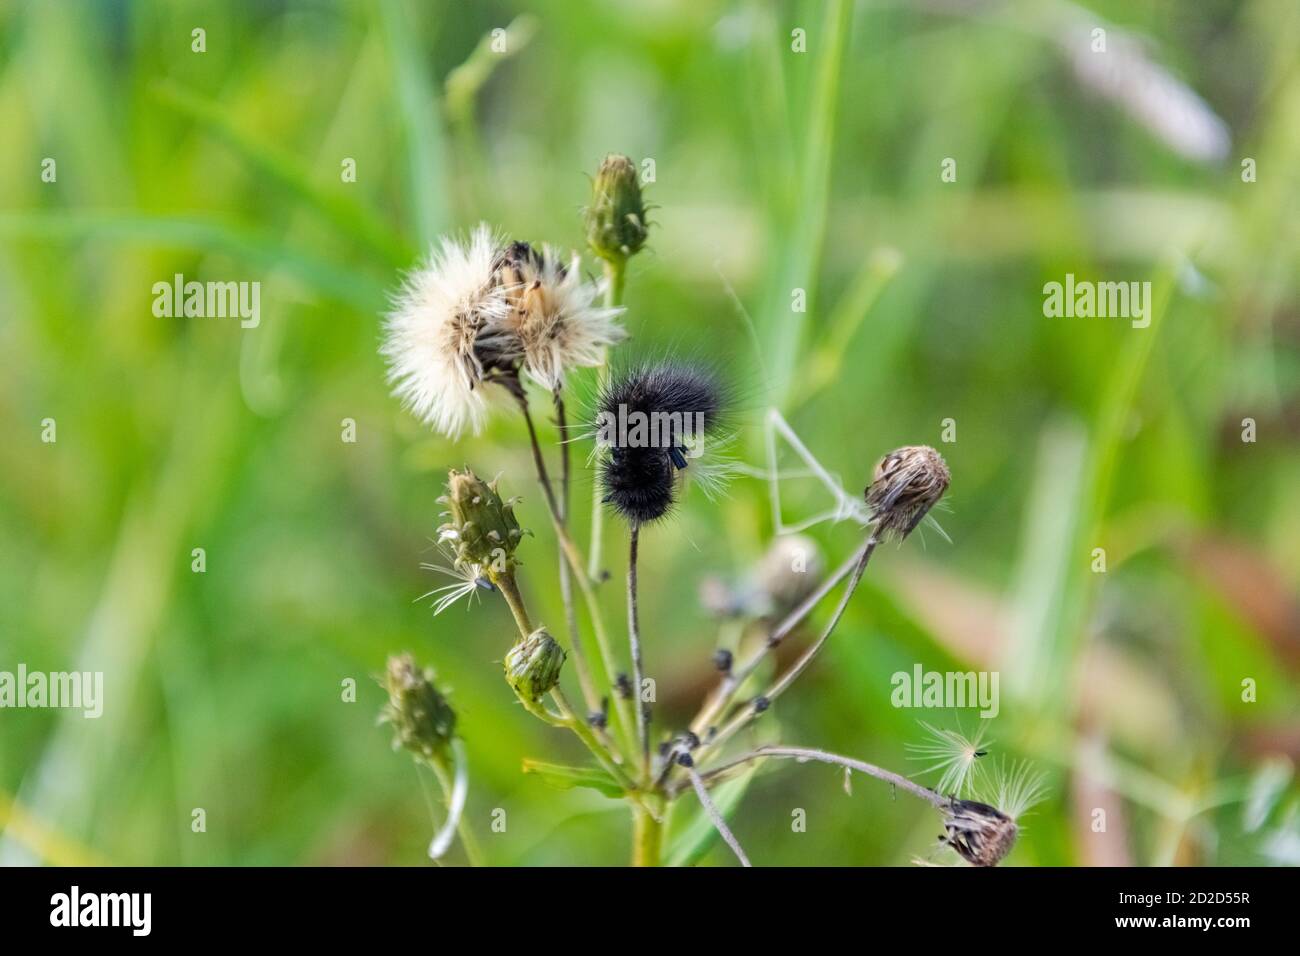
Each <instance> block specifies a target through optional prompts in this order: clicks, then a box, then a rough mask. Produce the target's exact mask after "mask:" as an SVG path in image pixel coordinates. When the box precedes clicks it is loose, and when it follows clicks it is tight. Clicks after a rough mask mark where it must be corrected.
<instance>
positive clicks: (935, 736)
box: [904, 722, 992, 797]
mask: <svg viewBox="0 0 1300 956" xmlns="http://www.w3.org/2000/svg"><path fill="white" fill-rule="evenodd" d="M921 726H922V727H923V728H924V729H925V732H926V735H927V737H928V739H927V740H926V741H924V742H923V743H919V744H905V745H904V749H906V750H907V751H908V752H909V753H911V754H912V756H913V759H915V760H926V761H929V766H927V767H925V768H924V769H923V770H922V771H921V773H933V772H935V771H940V772H941V773H942V775H941V776H940V777H939V782H938V784H936V785H935V789H936V790H938V791H939V792H940V793H942V794H944V795H945V796H952V797H960V796H962V795H963V794H969V793H970V792H971V789H972V785H973V783H974V782H975V776H976V774H977V772H978V766H979V761H980V759H981V758H982V757H984V756H986V755H987V753H988V747H989V745H990V744H991V743H992V741H986V740H985V739H984V738H985V733H986V731H987V728H988V725H987V724H985V723H983V722H981V723H980V725H979V729H978V730H977V731H975V734H974V735H973V736H972V737H966V736H965V735H964V734H962V733H960V732H959V731H956V730H944V729H941V728H938V727H935V726H933V725H932V724H927V723H925V722H922V723H921Z"/></svg>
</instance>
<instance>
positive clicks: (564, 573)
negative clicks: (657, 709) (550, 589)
mask: <svg viewBox="0 0 1300 956" xmlns="http://www.w3.org/2000/svg"><path fill="white" fill-rule="evenodd" d="M554 398H555V425H556V428H557V429H558V431H559V434H560V500H559V513H558V518H559V521H560V523H561V524H562V525H564V526H565V527H566V528H567V527H568V523H569V479H570V468H569V443H568V441H567V440H566V439H565V433H566V431H567V430H568V418H567V416H566V414H565V410H564V396H563V395H562V394H561V393H560V390H559V389H558V388H557V389H556V390H555V393H554ZM559 558H560V600H561V601H562V602H563V604H564V623H565V626H566V627H567V628H568V631H569V643H570V644H571V645H572V646H573V653H574V664H575V666H576V667H577V671H578V685H579V686H580V687H581V688H582V699H583V701H584V702H585V703H586V705H587V713H588V714H592V713H595V712H596V711H598V710H599V709H600V694H598V693H597V692H596V686H595V684H594V683H593V682H592V679H591V668H590V665H589V664H588V663H587V652H586V649H585V648H583V646H582V634H581V633H580V632H579V630H578V611H577V608H575V607H574V606H573V580H572V579H571V578H570V576H569V559H568V558H566V557H565V556H564V550H563V546H561V549H560V554H559Z"/></svg>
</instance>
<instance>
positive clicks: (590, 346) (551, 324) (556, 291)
mask: <svg viewBox="0 0 1300 956" xmlns="http://www.w3.org/2000/svg"><path fill="white" fill-rule="evenodd" d="M493 281H494V282H495V283H496V284H497V286H498V288H499V289H500V291H501V292H502V294H503V295H504V296H505V298H506V301H507V303H508V305H509V309H508V311H507V312H506V314H505V316H504V317H503V318H502V319H501V321H500V322H498V323H496V324H494V325H493V326H492V327H491V328H490V329H489V331H488V332H487V334H486V335H485V336H484V339H483V340H484V342H485V343H487V344H489V345H490V346H492V347H493V348H494V349H496V350H497V351H499V352H500V353H502V354H504V355H509V356H511V357H514V358H517V360H518V361H520V362H521V363H522V365H523V368H524V371H526V372H527V373H528V374H529V376H531V377H532V378H533V379H534V380H535V381H537V382H539V383H540V384H541V385H543V386H545V387H546V388H548V389H550V390H552V391H554V390H555V389H558V388H559V387H560V386H561V385H562V384H563V382H564V376H565V373H566V372H568V371H569V370H570V369H574V368H594V367H596V366H598V365H601V364H603V363H604V361H605V350H606V349H608V348H610V347H611V346H614V345H617V344H618V343H619V342H621V341H622V340H623V337H624V334H625V333H624V331H623V328H622V326H620V325H619V324H618V321H617V320H618V317H619V316H620V315H622V314H623V311H624V310H623V309H622V308H621V307H619V308H607V307H604V306H601V305H598V304H597V300H598V299H600V297H601V296H602V295H603V293H604V288H603V286H602V284H601V283H597V282H587V281H584V280H583V278H582V275H581V273H580V272H579V261H578V258H577V256H574V257H573V258H572V259H571V260H570V262H569V263H568V265H567V266H566V265H565V264H564V263H563V262H562V261H561V260H560V257H559V255H558V254H557V253H556V252H555V251H554V250H552V249H551V248H550V247H549V246H547V247H543V248H542V250H541V251H540V252H538V251H537V250H536V249H535V248H533V247H532V246H530V245H529V244H528V243H526V242H512V243H509V244H508V245H506V246H504V247H502V248H501V249H500V250H499V251H498V253H497V256H496V263H495V269H494V273H493Z"/></svg>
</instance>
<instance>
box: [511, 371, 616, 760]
mask: <svg viewBox="0 0 1300 956" xmlns="http://www.w3.org/2000/svg"><path fill="white" fill-rule="evenodd" d="M508 390H509V391H510V393H511V395H513V396H514V398H515V401H516V402H517V403H518V404H519V409H520V412H521V413H522V414H523V416H524V422H525V423H526V424H527V426H528V437H529V440H530V444H531V445H532V452H533V463H534V465H535V466H536V469H537V481H538V483H539V484H540V485H541V486H542V492H543V494H544V496H545V498H546V505H547V511H548V513H549V514H550V518H551V527H552V528H553V529H554V530H555V536H556V538H557V539H558V541H559V543H560V551H561V552H562V553H563V556H564V559H565V560H566V561H568V563H569V569H570V571H572V573H573V576H572V580H574V581H576V582H577V584H578V591H579V593H580V594H581V595H582V600H583V603H584V604H586V606H587V613H588V615H589V616H590V618H591V628H592V631H593V632H594V633H595V635H596V648H597V651H598V653H599V654H600V661H601V666H602V667H603V668H604V670H605V676H606V678H607V680H608V681H609V686H610V687H611V688H613V687H615V686H616V684H617V682H618V671H617V669H616V668H615V666H614V657H613V653H612V651H611V650H610V643H609V635H608V633H607V632H606V630H605V619H604V617H603V615H602V614H601V609H600V603H599V602H598V601H597V600H596V592H595V590H594V589H593V588H592V586H591V580H590V579H589V578H588V577H587V574H586V572H585V571H584V569H583V566H582V555H581V554H580V553H579V552H578V548H577V545H575V544H574V543H573V538H572V536H571V535H570V534H569V529H568V526H567V525H566V524H565V522H564V520H563V517H562V515H561V512H560V510H559V508H558V505H557V503H556V498H555V494H554V492H553V490H552V488H551V482H550V476H549V474H548V472H547V469H546V459H545V457H544V456H543V455H542V449H541V446H540V445H539V444H538V441H537V429H536V428H535V427H534V426H533V418H532V413H531V412H530V411H529V408H528V398H527V396H526V395H525V394H524V392H523V389H522V388H518V387H515V388H509V389H508ZM573 647H574V649H575V654H574V665H575V666H576V667H578V668H579V670H580V671H581V670H586V671H587V672H588V678H587V679H588V680H589V681H590V668H589V667H588V665H587V661H586V657H585V655H583V654H582V653H581V650H580V649H579V646H578V644H577V643H576V642H573ZM580 680H581V678H580ZM613 696H614V711H615V713H616V715H617V720H618V724H619V727H620V728H621V729H622V730H623V731H624V733H625V735H626V737H627V739H626V741H625V742H626V743H629V744H630V743H632V737H631V735H632V715H631V714H629V713H628V712H627V708H626V702H625V701H623V699H622V698H621V697H619V696H618V695H617V694H615V695H613Z"/></svg>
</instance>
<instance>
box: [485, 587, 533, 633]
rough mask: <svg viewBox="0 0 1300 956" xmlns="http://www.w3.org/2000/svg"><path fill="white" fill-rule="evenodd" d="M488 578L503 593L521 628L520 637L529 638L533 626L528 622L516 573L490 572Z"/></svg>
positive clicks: (517, 624) (516, 624) (526, 609)
mask: <svg viewBox="0 0 1300 956" xmlns="http://www.w3.org/2000/svg"><path fill="white" fill-rule="evenodd" d="M488 578H489V579H490V580H491V581H492V583H493V585H495V586H496V589H497V590H498V591H500V592H501V596H502V597H503V598H505V599H506V604H507V605H508V606H509V608H510V613H511V614H512V615H513V616H514V619H515V626H516V627H518V628H519V636H520V637H521V638H522V637H527V636H528V635H529V634H531V633H533V625H532V623H531V622H530V621H529V620H528V608H526V607H524V597H523V595H522V594H520V593H519V584H518V582H517V581H516V580H515V572H514V571H489V572H488Z"/></svg>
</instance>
